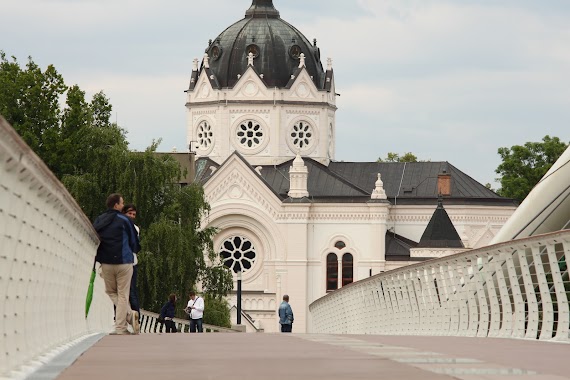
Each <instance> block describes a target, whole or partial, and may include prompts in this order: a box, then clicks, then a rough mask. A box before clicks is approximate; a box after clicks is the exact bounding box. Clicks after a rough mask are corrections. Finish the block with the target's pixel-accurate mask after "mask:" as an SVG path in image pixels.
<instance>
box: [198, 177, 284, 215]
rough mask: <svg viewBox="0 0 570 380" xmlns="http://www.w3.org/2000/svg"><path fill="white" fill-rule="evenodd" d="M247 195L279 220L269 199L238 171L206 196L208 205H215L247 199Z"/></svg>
mask: <svg viewBox="0 0 570 380" xmlns="http://www.w3.org/2000/svg"><path fill="white" fill-rule="evenodd" d="M238 193H239V197H236V196H235V194H238ZM245 194H247V195H248V196H249V197H250V198H251V201H252V203H255V204H256V205H257V206H258V207H259V208H261V209H262V210H264V211H265V212H266V213H267V214H268V215H270V216H271V217H272V218H273V219H274V220H275V219H277V216H278V212H277V210H275V208H274V207H273V206H272V205H271V204H270V202H269V201H268V200H267V198H266V197H265V196H264V195H262V194H261V193H260V192H259V191H258V189H257V187H256V186H255V185H254V184H252V183H251V182H250V181H249V179H248V178H246V177H245V176H244V175H243V173H241V172H240V171H239V170H237V169H234V170H233V171H232V172H231V173H230V174H229V175H227V176H226V177H225V178H224V180H223V181H222V182H220V183H218V184H217V185H216V187H215V188H214V190H213V191H212V192H211V193H210V194H209V195H207V196H206V200H207V201H208V203H210V204H214V203H215V202H220V201H222V200H227V199H233V200H236V199H245V198H244V197H243V196H244V195H245ZM213 207H214V206H213ZM213 207H212V208H213Z"/></svg>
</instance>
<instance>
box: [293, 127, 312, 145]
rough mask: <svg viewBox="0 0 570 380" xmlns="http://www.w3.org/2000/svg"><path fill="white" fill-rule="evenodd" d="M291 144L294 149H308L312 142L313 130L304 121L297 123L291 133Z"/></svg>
mask: <svg viewBox="0 0 570 380" xmlns="http://www.w3.org/2000/svg"><path fill="white" fill-rule="evenodd" d="M291 142H292V143H293V145H294V146H295V147H296V148H299V149H306V148H308V147H309V146H310V145H311V143H312V142H313V128H312V127H311V126H310V125H309V124H308V123H306V122H304V121H300V122H298V123H297V124H295V125H294V126H293V130H292V131H291Z"/></svg>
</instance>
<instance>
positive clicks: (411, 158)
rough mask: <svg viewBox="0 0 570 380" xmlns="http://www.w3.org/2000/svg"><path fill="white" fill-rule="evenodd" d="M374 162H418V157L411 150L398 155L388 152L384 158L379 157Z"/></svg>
mask: <svg viewBox="0 0 570 380" xmlns="http://www.w3.org/2000/svg"><path fill="white" fill-rule="evenodd" d="M376 162H418V158H417V157H416V156H415V155H414V154H413V153H411V152H407V153H405V154H404V155H403V156H400V155H399V154H398V153H394V152H388V154H387V155H386V158H381V157H379V158H378V160H377V161H376Z"/></svg>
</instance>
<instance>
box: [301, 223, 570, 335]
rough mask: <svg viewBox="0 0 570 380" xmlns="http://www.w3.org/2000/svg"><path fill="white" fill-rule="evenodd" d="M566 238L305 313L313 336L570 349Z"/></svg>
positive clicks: (418, 272) (333, 296)
mask: <svg viewBox="0 0 570 380" xmlns="http://www.w3.org/2000/svg"><path fill="white" fill-rule="evenodd" d="M568 256H570V230H563V231H558V232H552V233H548V234H544V235H538V236H533V237H528V238H524V239H519V240H513V241H508V242H504V243H499V244H495V245H492V246H488V247H483V248H480V249H476V250H472V251H469V252H464V253H460V254H457V255H452V256H448V257H444V258H440V259H436V260H430V261H428V262H425V263H421V264H416V265H411V266H408V267H404V268H400V269H396V270H392V271H390V272H386V273H381V274H379V275H376V276H373V277H370V278H368V279H365V280H362V281H358V282H355V283H353V284H350V285H347V286H345V287H343V288H341V289H339V290H337V291H335V292H332V293H330V294H328V295H326V296H324V297H322V298H320V299H318V300H316V301H315V302H313V303H312V304H311V305H310V307H309V310H310V314H311V321H312V322H311V326H310V331H311V332H312V333H337V334H339V333H343V334H387V335H439V336H472V337H474V336H477V337H508V338H523V339H540V340H555V341H564V342H569V341H570V339H569V331H570V311H569V306H568V305H569V299H570V281H569V277H568V267H567V265H566V263H567V258H568Z"/></svg>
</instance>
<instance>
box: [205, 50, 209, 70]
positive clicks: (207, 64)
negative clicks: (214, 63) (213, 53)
mask: <svg viewBox="0 0 570 380" xmlns="http://www.w3.org/2000/svg"><path fill="white" fill-rule="evenodd" d="M204 67H205V68H207V69H209V68H210V57H209V56H208V53H206V54H204Z"/></svg>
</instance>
